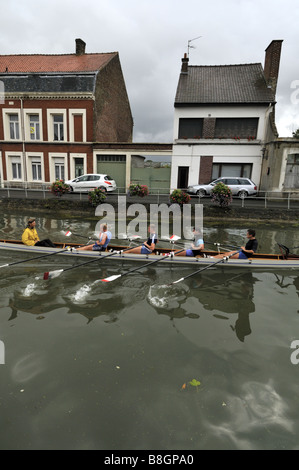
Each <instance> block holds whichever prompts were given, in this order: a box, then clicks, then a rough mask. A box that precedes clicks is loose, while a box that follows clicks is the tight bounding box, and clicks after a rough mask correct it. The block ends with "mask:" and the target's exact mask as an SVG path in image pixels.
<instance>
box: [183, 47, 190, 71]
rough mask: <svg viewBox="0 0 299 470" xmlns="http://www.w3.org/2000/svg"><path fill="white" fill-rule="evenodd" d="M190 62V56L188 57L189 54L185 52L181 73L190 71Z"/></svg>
mask: <svg viewBox="0 0 299 470" xmlns="http://www.w3.org/2000/svg"><path fill="white" fill-rule="evenodd" d="M188 62H189V58H188V57H187V54H186V52H185V54H184V57H183V59H182V68H181V73H188Z"/></svg>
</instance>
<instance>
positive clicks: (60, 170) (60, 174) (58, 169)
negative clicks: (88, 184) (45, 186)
mask: <svg viewBox="0 0 299 470" xmlns="http://www.w3.org/2000/svg"><path fill="white" fill-rule="evenodd" d="M55 179H56V180H64V163H55Z"/></svg>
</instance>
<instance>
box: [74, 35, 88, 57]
mask: <svg viewBox="0 0 299 470" xmlns="http://www.w3.org/2000/svg"><path fill="white" fill-rule="evenodd" d="M85 46H86V44H85V42H84V41H83V40H82V39H76V55H83V54H85Z"/></svg>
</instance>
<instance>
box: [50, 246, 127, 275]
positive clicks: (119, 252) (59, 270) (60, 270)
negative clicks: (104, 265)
mask: <svg viewBox="0 0 299 470" xmlns="http://www.w3.org/2000/svg"><path fill="white" fill-rule="evenodd" d="M131 249H132V248H131V247H130V248H126V249H125V250H119V251H114V252H113V253H110V254H109V255H106V256H100V257H99V258H95V259H92V260H89V261H85V262H84V263H81V264H76V265H74V266H70V267H69V268H65V269H57V270H56V271H48V272H45V273H44V280H45V281H47V280H48V279H51V278H53V277H58V276H60V274H62V273H63V272H65V271H70V270H71V269H76V268H81V266H85V265H86V264H90V263H94V262H95V261H101V260H104V259H106V258H110V256H114V255H117V254H121V253H125V251H129V250H131ZM100 253H101V252H100Z"/></svg>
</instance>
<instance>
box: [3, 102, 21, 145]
mask: <svg viewBox="0 0 299 470" xmlns="http://www.w3.org/2000/svg"><path fill="white" fill-rule="evenodd" d="M11 114H17V116H18V122H19V138H18V139H12V138H11V137H10V119H9V116H10V115H11ZM2 118H3V130H4V140H8V141H10V142H20V141H21V140H22V123H21V110H20V109H17V108H9V109H8V108H3V109H2Z"/></svg>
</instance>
